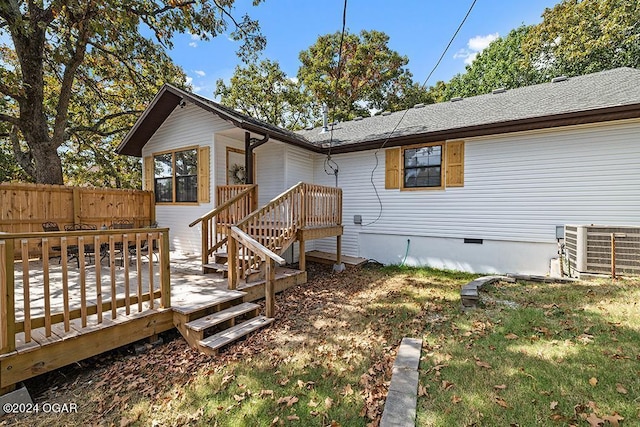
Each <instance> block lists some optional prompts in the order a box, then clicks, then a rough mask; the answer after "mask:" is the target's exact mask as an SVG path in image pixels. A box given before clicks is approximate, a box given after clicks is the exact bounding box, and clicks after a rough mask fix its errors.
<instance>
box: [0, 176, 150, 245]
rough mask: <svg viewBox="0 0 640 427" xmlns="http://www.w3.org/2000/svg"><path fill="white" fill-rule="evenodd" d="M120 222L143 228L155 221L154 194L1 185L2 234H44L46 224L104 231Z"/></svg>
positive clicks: (27, 185)
mask: <svg viewBox="0 0 640 427" xmlns="http://www.w3.org/2000/svg"><path fill="white" fill-rule="evenodd" d="M116 218H127V219H131V220H133V222H134V226H136V227H143V226H147V225H149V224H151V223H153V222H154V221H155V199H154V196H153V192H151V191H140V190H119V189H108V188H91V187H67V186H63V185H44V184H14V183H3V184H0V231H3V232H5V233H30V232H40V231H42V223H44V222H49V221H52V222H56V223H58V224H59V225H60V229H62V226H63V225H65V224H79V223H84V224H93V225H96V226H97V227H98V228H100V227H101V226H102V225H107V226H108V225H109V224H111V222H112V221H113V220H114V219H116Z"/></svg>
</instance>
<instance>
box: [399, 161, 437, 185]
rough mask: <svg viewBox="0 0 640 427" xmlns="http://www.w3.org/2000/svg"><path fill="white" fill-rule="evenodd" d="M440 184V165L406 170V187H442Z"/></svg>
mask: <svg viewBox="0 0 640 427" xmlns="http://www.w3.org/2000/svg"><path fill="white" fill-rule="evenodd" d="M440 184H441V179H440V166H431V167H422V168H410V169H405V171H404V186H405V187H409V188H414V187H440Z"/></svg>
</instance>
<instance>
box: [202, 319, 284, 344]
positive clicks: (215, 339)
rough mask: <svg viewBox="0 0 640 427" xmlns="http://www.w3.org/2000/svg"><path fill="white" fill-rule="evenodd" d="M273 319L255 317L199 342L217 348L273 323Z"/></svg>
mask: <svg viewBox="0 0 640 427" xmlns="http://www.w3.org/2000/svg"><path fill="white" fill-rule="evenodd" d="M273 321H274V319H273V318H269V317H265V316H257V317H254V318H253V319H250V320H247V321H246V322H243V323H240V324H238V325H235V326H232V327H231V328H229V329H226V330H224V331H222V332H219V333H217V334H215V335H211V336H210V337H207V338H205V339H203V340H200V341H198V343H199V344H200V345H201V346H203V347H208V348H209V349H211V350H216V349H218V348H220V347H222V346H224V345H226V344H229V343H230V342H233V341H235V340H237V339H238V338H241V337H243V336H245V335H247V334H249V333H251V332H253V331H255V330H256V329H260V328H262V327H264V326H267V325H269V324H271V323H272V322H273Z"/></svg>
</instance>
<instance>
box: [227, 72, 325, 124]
mask: <svg viewBox="0 0 640 427" xmlns="http://www.w3.org/2000/svg"><path fill="white" fill-rule="evenodd" d="M215 95H216V96H220V101H221V103H222V104H223V105H226V106H228V107H231V108H236V109H239V110H240V111H242V112H243V113H245V114H248V115H250V116H252V117H255V118H257V119H260V120H264V121H266V122H267V123H271V124H274V125H277V126H280V127H283V128H285V129H290V130H295V129H302V128H305V127H307V126H309V125H312V124H313V123H314V114H313V113H314V103H313V102H312V99H311V97H310V96H309V95H308V94H307V92H305V91H304V90H303V89H302V87H301V84H300V83H299V81H298V80H297V79H290V78H289V77H287V75H286V74H285V73H284V71H282V70H281V69H280V65H279V64H278V62H276V61H269V60H264V61H261V62H260V63H258V64H250V65H248V66H246V67H236V69H235V72H234V74H233V77H231V81H230V83H229V85H228V86H227V85H226V84H225V83H224V81H223V80H222V79H220V80H218V82H217V85H216V91H215ZM316 110H317V108H316Z"/></svg>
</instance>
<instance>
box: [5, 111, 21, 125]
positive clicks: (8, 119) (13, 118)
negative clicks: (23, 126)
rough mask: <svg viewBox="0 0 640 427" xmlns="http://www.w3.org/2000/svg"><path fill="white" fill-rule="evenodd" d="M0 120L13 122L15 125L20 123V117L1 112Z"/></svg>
mask: <svg viewBox="0 0 640 427" xmlns="http://www.w3.org/2000/svg"><path fill="white" fill-rule="evenodd" d="M0 122H7V123H11V124H12V125H15V126H19V125H20V119H18V118H17V117H13V116H10V115H8V114H4V113H0Z"/></svg>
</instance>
